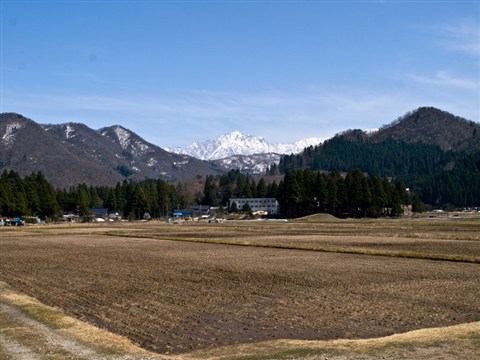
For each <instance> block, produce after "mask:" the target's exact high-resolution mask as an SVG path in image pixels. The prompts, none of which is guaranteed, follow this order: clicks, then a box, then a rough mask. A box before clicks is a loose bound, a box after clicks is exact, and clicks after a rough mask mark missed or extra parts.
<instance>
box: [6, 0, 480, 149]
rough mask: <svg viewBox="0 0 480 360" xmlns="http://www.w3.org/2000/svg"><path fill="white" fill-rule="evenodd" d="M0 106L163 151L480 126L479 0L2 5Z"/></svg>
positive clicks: (123, 2) (125, 2)
mask: <svg viewBox="0 0 480 360" xmlns="http://www.w3.org/2000/svg"><path fill="white" fill-rule="evenodd" d="M0 6H1V8H0V10H1V44H0V46H1V82H0V87H1V104H0V105H1V112H17V113H20V114H22V115H24V116H26V117H29V118H31V119H33V120H35V121H37V122H39V123H64V122H81V123H85V124H87V125H88V126H90V127H92V128H94V129H99V128H101V127H104V126H109V125H114V124H120V125H122V126H125V127H126V128H129V129H131V130H133V131H135V132H136V133H138V134H139V135H140V136H142V137H144V138H145V139H146V140H148V141H150V142H153V143H154V144H156V145H159V146H161V147H169V146H186V145H189V144H190V143H191V142H193V141H195V140H206V139H211V138H215V137H217V136H219V135H221V134H224V133H227V132H230V131H233V130H239V131H242V132H244V133H246V134H251V135H258V136H263V137H265V138H266V139H267V140H268V141H271V142H293V141H296V140H299V139H303V138H307V137H320V138H325V137H330V136H332V135H334V134H335V133H338V132H340V131H343V130H346V129H352V128H360V129H364V130H367V129H373V128H378V127H380V126H382V125H384V124H387V123H390V122H391V121H393V120H395V119H396V118H397V117H399V116H401V115H403V114H405V113H406V112H408V111H411V110H414V109H416V108H418V107H420V106H435V107H438V108H440V109H442V110H446V111H449V112H451V113H453V114H455V115H458V116H462V117H465V118H467V119H469V120H473V121H477V122H478V121H480V1H478V0H477V1H461V0H457V1H246V0H245V1H193V0H192V1H153V0H150V1H41V0H39V1H9V0H3V1H2V2H1V3H0Z"/></svg>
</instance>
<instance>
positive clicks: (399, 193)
mask: <svg viewBox="0 0 480 360" xmlns="http://www.w3.org/2000/svg"><path fill="white" fill-rule="evenodd" d="M182 194H183V191H182V185H177V187H175V186H174V185H173V184H171V183H168V182H165V181H163V180H146V181H142V182H139V183H134V182H128V181H124V182H123V183H118V184H117V185H116V186H115V187H109V186H99V187H92V186H87V185H86V184H80V185H78V186H76V187H72V188H70V189H68V190H66V189H64V190H59V189H54V187H53V186H52V185H51V184H50V183H49V182H48V181H47V180H46V179H45V177H44V176H43V175H42V173H32V174H31V175H30V176H27V177H25V178H24V179H22V178H21V177H20V176H19V174H18V173H16V172H15V171H13V170H12V171H4V172H3V174H2V175H1V177H0V212H1V214H2V215H4V216H25V215H27V216H28V215H31V216H40V217H41V218H52V219H55V218H57V217H59V216H60V212H61V210H63V211H73V212H75V213H78V214H79V215H80V216H83V217H86V216H88V215H89V213H90V209H91V208H99V207H105V208H108V209H110V210H116V211H119V212H120V213H121V214H122V215H123V216H125V217H129V218H132V219H135V218H137V219H138V218H142V217H144V215H145V214H149V216H153V217H162V216H168V215H170V214H171V213H172V211H173V209H174V208H183V207H186V206H188V205H191V204H188V200H187V199H186V198H185V197H184V196H183V195H182ZM235 197H239V198H251V197H271V198H276V199H277V200H278V201H279V203H280V207H281V212H282V214H283V215H285V216H287V217H289V218H292V217H298V216H304V215H309V214H312V213H316V212H328V213H331V214H334V215H336V216H342V217H345V216H352V217H366V216H368V217H378V216H397V215H399V214H400V213H401V211H402V208H401V206H402V205H404V204H407V203H408V202H409V198H408V194H407V193H406V191H405V186H404V184H403V183H402V182H399V183H397V184H396V185H395V186H394V185H393V184H391V183H390V182H388V181H387V180H385V179H381V178H379V177H369V176H366V175H364V173H362V172H361V171H359V170H352V171H350V172H348V173H347V174H346V176H345V177H342V176H341V175H340V174H339V173H338V172H336V171H333V172H331V173H329V174H325V173H321V172H317V171H312V170H309V169H305V170H294V169H290V170H287V172H286V174H285V176H284V178H283V179H282V180H280V182H279V184H278V185H277V183H276V182H275V181H273V182H270V183H269V184H267V183H266V181H265V179H264V178H260V179H259V180H258V183H257V182H255V179H254V178H253V177H251V176H249V175H245V174H242V173H241V172H240V171H239V170H232V171H230V172H228V173H227V174H225V175H221V176H216V177H214V176H207V177H206V179H205V184H204V191H203V194H202V196H201V197H199V201H198V202H199V203H201V204H204V205H210V206H223V205H225V204H227V202H228V199H230V198H235Z"/></svg>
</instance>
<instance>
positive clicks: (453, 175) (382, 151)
mask: <svg viewBox="0 0 480 360" xmlns="http://www.w3.org/2000/svg"><path fill="white" fill-rule="evenodd" d="M355 168H358V169H360V170H361V171H363V172H365V173H367V174H369V175H371V176H379V177H381V178H386V177H389V178H390V177H391V178H393V179H394V180H395V181H400V180H401V181H403V182H404V183H405V184H407V185H408V187H409V188H410V189H411V191H412V192H413V193H414V194H416V195H418V196H419V198H420V200H421V201H422V202H423V203H425V204H429V205H431V206H434V207H445V206H449V205H451V206H453V207H468V206H479V205H480V153H473V154H470V153H466V152H454V151H443V150H442V149H441V148H440V147H439V146H437V145H429V144H424V143H420V142H418V143H413V144H410V143H405V142H403V141H396V140H393V139H387V140H385V141H382V142H378V143H373V142H370V141H368V139H367V138H366V137H365V134H364V133H363V132H362V131H350V132H349V133H347V134H344V135H340V136H336V137H334V138H332V139H330V140H328V141H326V142H325V143H324V144H322V145H319V146H315V147H314V146H311V147H308V148H306V149H305V150H304V151H303V152H302V153H300V154H297V155H288V156H285V157H283V158H282V159H281V161H280V164H279V166H278V170H279V171H280V173H282V174H286V172H287V171H288V170H289V169H310V170H320V171H332V170H337V171H340V172H347V171H349V170H351V169H355Z"/></svg>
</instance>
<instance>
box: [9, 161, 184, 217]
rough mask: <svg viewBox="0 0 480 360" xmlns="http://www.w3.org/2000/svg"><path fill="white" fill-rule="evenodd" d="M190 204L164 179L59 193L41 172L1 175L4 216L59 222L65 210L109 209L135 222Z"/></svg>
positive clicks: (83, 186) (82, 212) (85, 212)
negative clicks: (145, 216) (37, 217)
mask: <svg viewBox="0 0 480 360" xmlns="http://www.w3.org/2000/svg"><path fill="white" fill-rule="evenodd" d="M186 205H187V204H186V200H185V199H184V198H183V196H182V195H181V191H178V189H176V188H175V187H174V186H173V185H172V184H170V183H167V182H165V181H163V180H146V181H143V182H139V183H134V182H128V181H126V180H125V181H124V182H123V183H119V184H117V186H115V187H108V186H99V187H92V186H88V185H86V184H80V185H78V186H76V187H72V188H70V189H68V190H66V189H64V190H59V189H55V188H54V187H53V186H52V185H51V184H50V183H49V182H48V181H47V180H46V179H45V177H44V176H43V174H42V173H41V172H38V173H32V174H31V175H30V176H27V177H25V178H24V179H22V178H21V177H20V175H19V174H18V173H17V172H15V171H13V170H11V171H6V170H5V171H4V172H3V173H2V175H1V176H0V214H1V215H3V216H11V217H20V216H39V217H40V218H42V219H57V218H58V217H59V216H61V212H62V211H72V212H74V213H77V214H78V215H80V216H82V217H86V216H88V215H89V214H90V209H91V208H100V207H106V208H108V209H110V210H113V211H119V212H120V213H121V214H122V215H123V216H125V217H129V218H132V219H135V218H142V217H143V216H144V215H145V214H146V213H148V214H149V215H150V216H154V217H161V216H167V215H169V214H171V212H172V210H173V209H174V208H176V207H182V206H186Z"/></svg>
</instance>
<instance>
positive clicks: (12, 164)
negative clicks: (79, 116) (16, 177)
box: [0, 113, 222, 187]
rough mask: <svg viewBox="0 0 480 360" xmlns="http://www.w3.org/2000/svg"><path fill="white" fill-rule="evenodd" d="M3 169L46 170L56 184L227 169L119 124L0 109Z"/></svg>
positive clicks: (192, 174) (110, 182) (104, 182)
mask: <svg viewBox="0 0 480 360" xmlns="http://www.w3.org/2000/svg"><path fill="white" fill-rule="evenodd" d="M3 169H13V170H15V171H17V172H19V173H20V174H21V175H22V176H26V175H30V174H31V173H32V172H38V171H41V172H42V173H43V174H44V175H45V177H46V178H47V179H48V180H49V181H50V182H51V183H52V184H53V185H54V186H57V187H69V186H74V185H78V184H80V183H87V184H89V185H115V184H116V183H118V182H120V181H123V180H135V181H139V180H145V179H149V178H160V179H162V180H182V179H187V178H193V177H195V176H196V175H202V176H206V175H210V174H219V173H222V170H221V169H220V168H217V167H216V166H215V165H214V164H210V163H208V162H205V161H201V160H198V159H195V158H192V157H190V156H187V155H178V154H172V153H169V152H167V151H165V150H164V149H162V148H160V147H158V146H156V145H154V144H151V143H149V142H147V141H145V140H144V139H142V138H141V137H140V136H138V135H137V134H135V133H134V132H132V131H130V130H128V129H126V128H124V127H122V126H120V125H113V126H111V127H106V128H102V129H100V130H93V129H91V128H89V127H88V126H86V125H84V124H80V123H65V124H58V125H57V124H55V125H53V124H47V125H41V124H37V123H36V122H35V121H33V120H31V119H28V118H26V117H24V116H22V115H19V114H16V113H2V114H0V170H3Z"/></svg>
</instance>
